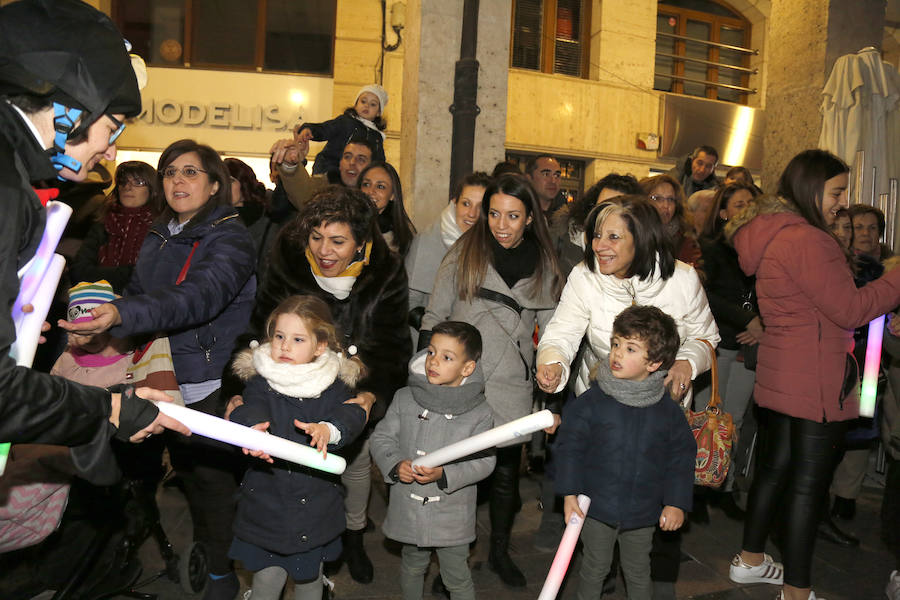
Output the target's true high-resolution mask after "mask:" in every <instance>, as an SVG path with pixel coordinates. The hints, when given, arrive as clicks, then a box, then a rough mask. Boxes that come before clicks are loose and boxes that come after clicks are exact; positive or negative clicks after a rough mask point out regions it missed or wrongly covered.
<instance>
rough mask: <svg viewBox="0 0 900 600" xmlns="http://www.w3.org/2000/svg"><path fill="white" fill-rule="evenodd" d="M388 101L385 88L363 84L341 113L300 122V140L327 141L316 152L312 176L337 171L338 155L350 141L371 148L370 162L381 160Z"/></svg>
mask: <svg viewBox="0 0 900 600" xmlns="http://www.w3.org/2000/svg"><path fill="white" fill-rule="evenodd" d="M387 103H388V93H387V91H386V90H385V89H384V88H383V87H381V86H380V85H378V84H374V83H373V84H370V85H365V86H363V87H361V88H360V90H359V92H357V94H356V102H355V103H354V105H353V106H350V107H347V109H346V110H345V111H344V112H343V114H341V115H339V116H338V117H336V118H334V119H331V120H330V121H325V122H324V123H304V124H303V125H301V126H300V129H299V130H298V132H297V139H298V141H300V142H308V141H314V142H327V143H326V144H325V147H324V148H323V149H322V150H321V151H320V152H319V154H318V155H316V161H315V162H314V163H313V175H315V174H317V173H328V172H330V171H337V170H338V165H339V163H340V161H341V154H342V153H343V151H344V146H346V145H347V144H348V143H350V142H351V141H357V142H361V141H363V140H365V141H366V142H368V143H369V144H370V145H371V146H372V147H374V149H375V151H374V152H373V153H372V160H373V161H383V160H384V159H385V158H384V129H385V127H386V126H387V123H386V122H385V120H384V117H382V113H383V112H384V107H385V106H386V105H387Z"/></svg>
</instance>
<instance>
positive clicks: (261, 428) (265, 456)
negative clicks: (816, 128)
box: [241, 421, 275, 463]
mask: <svg viewBox="0 0 900 600" xmlns="http://www.w3.org/2000/svg"><path fill="white" fill-rule="evenodd" d="M251 429H255V430H257V431H266V430H268V429H269V422H268V421H265V422H264V423H257V424H256V425H253V426H252V427H251ZM241 451H242V452H243V453H244V454H247V455H248V456H253V457H254V458H258V459H260V460H264V461H266V462H267V463H273V462H275V461H274V460H272V457H271V456H269V455H268V454H266V453H265V452H263V451H262V450H250V449H248V448H241Z"/></svg>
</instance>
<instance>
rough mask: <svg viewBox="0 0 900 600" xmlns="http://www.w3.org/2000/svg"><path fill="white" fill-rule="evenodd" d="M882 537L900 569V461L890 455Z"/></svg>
mask: <svg viewBox="0 0 900 600" xmlns="http://www.w3.org/2000/svg"><path fill="white" fill-rule="evenodd" d="M881 537H882V539H883V540H884V543H885V544H886V545H887V547H888V549H890V551H891V553H893V555H894V560H895V561H896V565H895V566H896V567H897V568H898V569H900V460H897V459H894V458H891V457H890V455H889V456H888V466H887V473H886V474H885V482H884V499H883V500H882V503H881Z"/></svg>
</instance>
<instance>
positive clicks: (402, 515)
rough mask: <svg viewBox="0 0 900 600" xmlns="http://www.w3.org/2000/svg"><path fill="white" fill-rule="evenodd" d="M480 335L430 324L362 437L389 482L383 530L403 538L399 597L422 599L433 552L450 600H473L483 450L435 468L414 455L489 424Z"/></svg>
mask: <svg viewBox="0 0 900 600" xmlns="http://www.w3.org/2000/svg"><path fill="white" fill-rule="evenodd" d="M480 357H481V334H479V333H478V330H477V329H476V328H475V327H473V326H472V325H469V324H468V323H462V322H460V321H445V322H443V323H439V324H438V325H436V326H435V327H434V328H433V329H432V337H431V340H430V343H429V345H428V349H427V350H423V351H422V352H420V353H418V354H417V355H416V356H414V357H413V359H412V360H411V361H410V363H409V385H408V386H407V387H405V388H402V389H400V390H399V391H398V392H397V393H396V395H395V396H394V401H393V402H392V403H391V405H390V407H389V408H388V410H387V414H386V415H385V416H384V418H383V419H382V420H381V421H380V422H379V423H378V425H377V426H376V427H375V431H374V432H372V436H371V438H370V440H369V443H370V447H371V452H372V457H373V458H374V459H375V462H376V463H377V464H378V468H379V469H380V470H381V472H382V473H384V477H385V481H387V482H388V483H389V484H393V485H392V486H391V499H390V504H389V506H388V514H387V518H386V519H385V521H384V534H385V535H386V536H387V537H389V538H391V539H394V540H397V541H399V542H402V543H403V551H402V562H401V566H400V587H401V590H402V592H403V598H404V600H419V599H420V598H422V587H423V583H424V578H425V572H426V571H427V569H428V564H429V562H430V561H431V552H432V550H434V551H436V552H437V555H438V561H439V562H440V566H441V578H442V579H443V582H444V585H445V586H446V588H447V590H448V591H449V592H450V597H451V599H452V600H474V598H475V586H474V585H473V583H472V575H471V573H470V572H469V565H468V557H469V544H470V543H471V542H472V541H473V540H474V539H475V508H476V506H475V500H476V488H475V484H476V483H477V482H478V481H480V480H482V479H484V478H485V477H487V476H488V475H490V474H491V471H493V469H494V463H495V458H494V456H493V453H492V452H490V451H485V452H479V453H476V454H473V455H470V456H466V457H464V458H462V459H460V460H458V461H454V462H452V463H450V464H446V465H444V466H442V467H434V468H427V467H418V466H417V467H413V466H412V460H413V459H415V458H416V457H417V456H421V455H424V454H427V453H429V452H433V451H434V450H437V449H439V448H443V447H444V446H447V445H449V444H452V443H454V442H458V441H460V440H463V439H466V438H468V437H471V436H473V435H477V434H479V433H482V432H484V431H487V430H488V429H490V428H491V427H493V425H494V418H493V413H492V411H491V408H490V407H489V406H488V404H487V403H486V402H485V400H484V374H483V373H482V371H481V367H480V366H478V360H479V358H480Z"/></svg>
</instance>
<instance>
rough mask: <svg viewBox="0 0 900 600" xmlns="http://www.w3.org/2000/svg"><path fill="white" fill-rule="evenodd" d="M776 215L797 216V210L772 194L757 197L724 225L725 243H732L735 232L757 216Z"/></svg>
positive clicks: (786, 201)
mask: <svg viewBox="0 0 900 600" xmlns="http://www.w3.org/2000/svg"><path fill="white" fill-rule="evenodd" d="M777 213H791V214H795V215H796V214H799V213H798V212H797V209H796V208H794V206H793V205H792V204H791V203H790V202H789V201H788V200H785V199H784V198H781V197H779V196H776V195H774V194H764V195H762V196H759V197H758V198H756V200H754V201H753V202H751V203H750V204H748V205H747V208H745V209H744V210H742V211H741V212H739V213H738V214H737V215H735V216H734V218H733V219H731V220H730V221H729V222H728V223H726V224H725V241H727V242H732V240H733V239H734V234H736V233H737V230H738V229H740V228H741V227H743V226H744V225H746V224H747V223H749V222H750V221H752V220H753V219H755V218H756V217H758V216H759V215H771V214H777Z"/></svg>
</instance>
